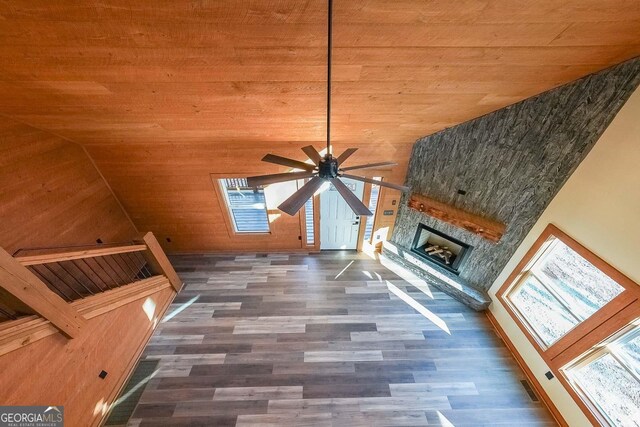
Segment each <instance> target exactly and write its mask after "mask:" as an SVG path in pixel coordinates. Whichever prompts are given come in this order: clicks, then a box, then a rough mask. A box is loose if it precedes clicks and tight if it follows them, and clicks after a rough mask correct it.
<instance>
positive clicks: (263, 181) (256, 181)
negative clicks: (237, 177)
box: [247, 172, 315, 187]
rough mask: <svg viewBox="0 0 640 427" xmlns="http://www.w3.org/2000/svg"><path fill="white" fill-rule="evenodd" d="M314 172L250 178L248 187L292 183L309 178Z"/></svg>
mask: <svg viewBox="0 0 640 427" xmlns="http://www.w3.org/2000/svg"><path fill="white" fill-rule="evenodd" d="M313 175H315V173H314V172H287V173H272V174H271V175H258V176H250V177H249V178H247V185H248V186H249V187H257V186H259V185H268V184H275V183H276V182H285V181H293V180H294V179H305V178H311V177H312V176H313Z"/></svg>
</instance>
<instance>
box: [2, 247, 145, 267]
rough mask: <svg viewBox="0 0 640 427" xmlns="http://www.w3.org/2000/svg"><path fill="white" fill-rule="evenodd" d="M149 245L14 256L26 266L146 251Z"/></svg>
mask: <svg viewBox="0 0 640 427" xmlns="http://www.w3.org/2000/svg"><path fill="white" fill-rule="evenodd" d="M146 250H147V246H146V245H142V244H129V245H122V246H100V247H93V248H91V249H80V250H78V249H75V250H66V251H65V250H62V251H57V252H49V253H42V254H36V255H16V256H15V257H14V258H15V259H16V260H17V261H18V262H20V264H22V265H24V266H28V265H38V264H47V263H52V262H61V261H71V260H74V259H83V258H94V257H99V256H107V255H114V254H124V253H128V252H141V251H146Z"/></svg>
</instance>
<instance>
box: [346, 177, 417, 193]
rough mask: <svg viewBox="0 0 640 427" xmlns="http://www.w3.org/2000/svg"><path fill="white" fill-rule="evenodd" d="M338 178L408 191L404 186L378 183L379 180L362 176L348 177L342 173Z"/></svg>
mask: <svg viewBox="0 0 640 427" xmlns="http://www.w3.org/2000/svg"><path fill="white" fill-rule="evenodd" d="M340 176H342V177H344V178H348V179H355V180H356V181H362V182H369V183H371V184H377V185H381V186H383V187H389V188H393V189H394V190H399V191H409V187H405V186H404V185H398V184H392V183H390V182H384V181H380V180H377V179H371V178H365V177H363V176H356V175H349V174H346V173H343V174H342V175H340Z"/></svg>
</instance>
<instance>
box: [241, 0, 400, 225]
mask: <svg viewBox="0 0 640 427" xmlns="http://www.w3.org/2000/svg"><path fill="white" fill-rule="evenodd" d="M328 1H329V11H328V43H327V151H326V154H325V155H324V156H322V155H320V153H319V152H318V151H317V150H316V149H315V148H314V147H313V146H312V145H308V146H306V147H303V148H302V151H304V153H305V154H306V155H307V157H308V158H309V159H310V160H311V161H312V162H313V164H310V163H306V162H302V161H299V160H294V159H289V158H287V157H282V156H276V155H274V154H267V155H266V156H264V157H263V158H262V161H263V162H268V163H275V164H276V165H281V166H288V167H291V168H295V169H301V170H302V172H289V173H277V174H270V175H260V176H252V177H249V178H247V184H248V185H249V186H250V187H258V186H261V185H269V184H274V183H277V182H285V181H294V180H298V179H307V178H310V180H309V181H307V183H306V184H304V185H303V186H302V187H301V188H300V189H298V191H296V192H295V193H293V195H292V196H291V197H289V198H288V199H287V200H285V201H284V202H282V204H280V206H278V209H280V210H281V211H283V212H285V213H287V214H289V215H295V214H296V213H297V212H298V211H299V210H300V209H301V208H302V206H304V204H305V202H306V201H307V200H308V199H309V198H310V197H312V196H313V194H314V193H315V192H316V191H318V189H320V187H321V186H322V185H323V184H324V183H325V182H329V183H331V184H332V185H333V186H334V187H335V189H336V190H337V191H338V192H339V193H340V195H341V196H342V197H343V198H344V200H345V201H346V202H347V204H348V205H349V207H351V209H352V210H353V211H354V212H355V213H356V215H373V214H372V213H371V211H370V210H369V209H368V208H367V207H366V206H365V205H364V203H362V202H361V201H360V199H358V197H357V196H356V195H355V194H353V192H352V191H351V190H350V189H349V187H347V186H346V185H345V184H344V183H343V182H342V181H341V180H340V178H341V177H342V178H348V179H353V180H357V181H362V182H369V183H373V184H377V185H381V186H383V187H389V188H393V189H394V190H400V191H408V190H409V188H408V187H405V186H402V185H396V184H391V183H388V182H382V181H380V180H376V179H371V178H365V177H362V176H355V175H350V174H347V173H345V172H348V171H351V170H356V169H371V168H381V167H385V166H393V165H396V164H397V163H394V162H379V163H369V164H365V165H356V166H349V167H342V164H343V163H344V162H345V161H346V160H347V159H348V158H349V157H350V156H351V155H352V154H353V153H355V152H356V151H357V150H358V149H357V148H347V149H346V150H345V151H344V152H343V153H342V154H340V155H339V156H338V157H333V155H332V154H331V45H332V43H331V42H332V40H331V39H332V20H333V7H332V6H333V1H332V0H328Z"/></svg>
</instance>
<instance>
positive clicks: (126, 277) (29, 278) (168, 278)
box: [0, 233, 182, 354]
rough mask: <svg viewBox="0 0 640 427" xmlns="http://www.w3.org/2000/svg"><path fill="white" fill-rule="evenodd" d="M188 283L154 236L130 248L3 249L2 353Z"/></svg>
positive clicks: (69, 333)
mask: <svg viewBox="0 0 640 427" xmlns="http://www.w3.org/2000/svg"><path fill="white" fill-rule="evenodd" d="M181 286H182V282H181V281H180V279H179V278H178V275H177V274H176V272H175V271H174V269H173V267H172V266H171V264H170V262H169V260H168V259H167V257H166V255H165V253H164V251H163V250H162V248H161V247H160V244H159V243H158V241H157V240H156V239H155V237H154V236H153V234H152V233H147V234H145V235H142V236H140V238H139V239H137V240H135V241H134V242H131V243H129V244H125V245H109V246H107V245H101V246H99V247H90V248H88V247H74V248H58V249H56V248H48V249H45V250H43V249H38V250H36V249H30V250H22V251H18V252H17V253H16V256H15V257H13V256H11V255H10V254H8V253H7V252H6V251H5V250H3V249H2V248H0V354H4V353H6V352H8V351H12V350H15V349H16V348H19V347H21V346H24V345H27V344H29V343H31V342H33V341H35V340H37V339H41V338H44V337H46V336H48V335H51V334H53V333H58V332H59V333H62V334H63V335H65V336H66V337H68V338H73V337H75V336H77V335H78V334H79V333H80V331H81V330H82V328H83V327H84V325H85V323H86V320H87V319H90V318H92V317H95V316H97V315H100V314H102V313H105V312H106V311H109V310H112V309H115V308H117V307H120V306H122V305H124V304H127V303H128V302H130V301H132V300H135V299H139V298H141V297H143V296H145V295H149V294H151V293H154V292H158V291H159V290H162V289H165V288H167V287H173V289H174V290H175V291H176V292H177V291H179V290H180V288H181Z"/></svg>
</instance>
